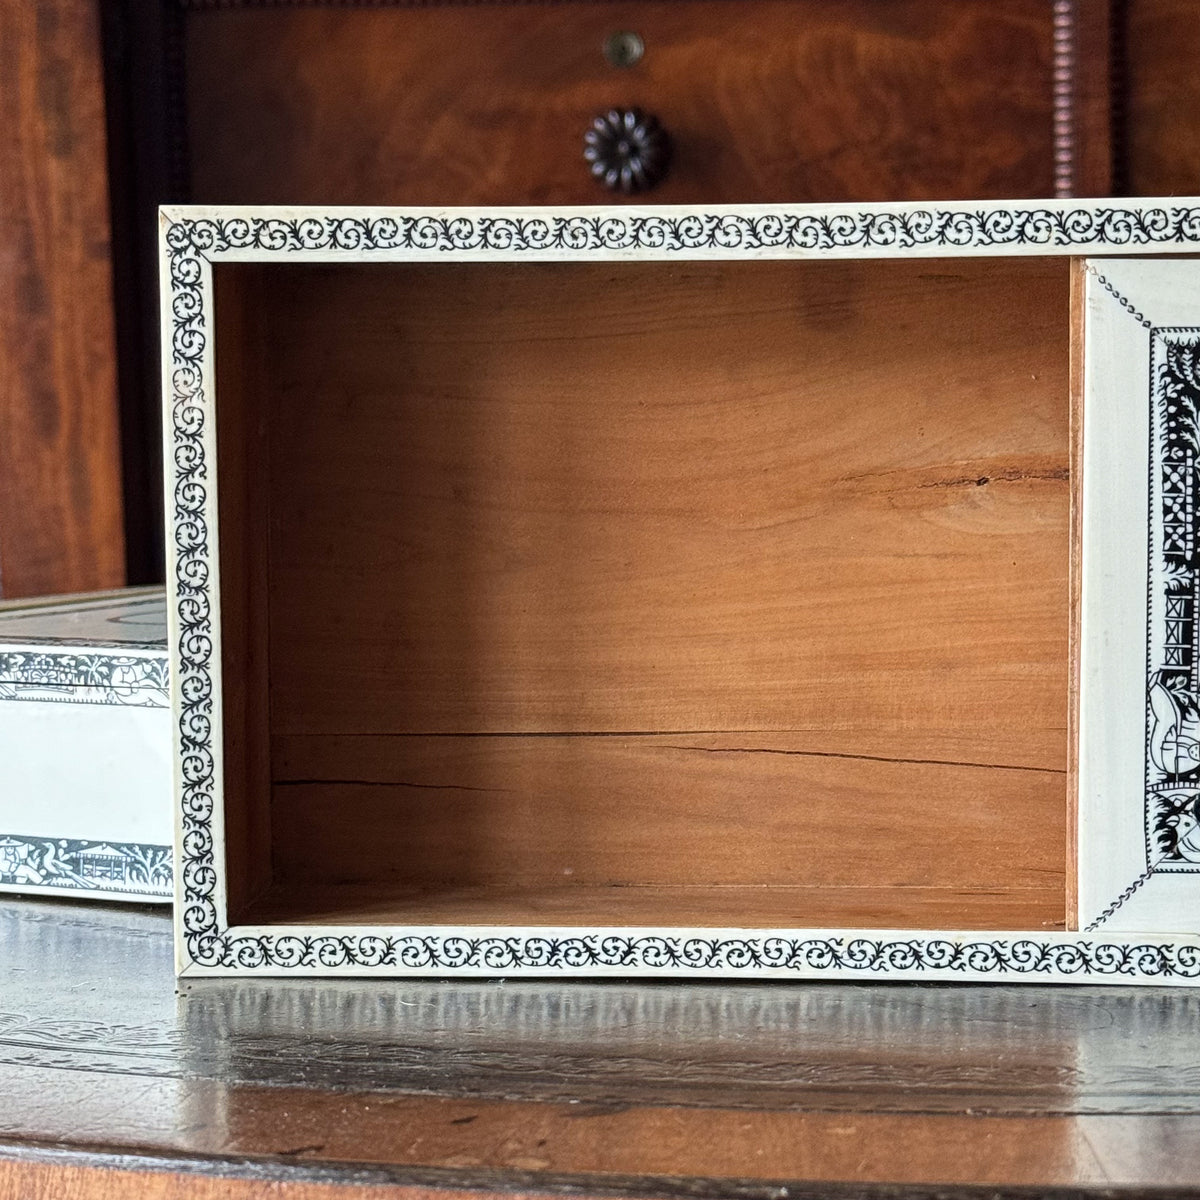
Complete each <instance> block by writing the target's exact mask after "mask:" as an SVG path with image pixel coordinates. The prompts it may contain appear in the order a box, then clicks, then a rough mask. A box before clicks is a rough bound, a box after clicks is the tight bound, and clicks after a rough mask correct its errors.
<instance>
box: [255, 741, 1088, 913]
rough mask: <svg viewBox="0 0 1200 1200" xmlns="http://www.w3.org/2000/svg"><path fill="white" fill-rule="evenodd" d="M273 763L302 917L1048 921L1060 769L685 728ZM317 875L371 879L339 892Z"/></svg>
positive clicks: (282, 839) (305, 754) (277, 850)
mask: <svg viewBox="0 0 1200 1200" xmlns="http://www.w3.org/2000/svg"><path fill="white" fill-rule="evenodd" d="M274 770H275V776H276V783H275V804H274V811H275V814H276V817H275V821H274V827H275V840H274V856H275V868H276V879H277V880H278V881H280V882H281V883H282V884H283V885H284V892H283V896H282V897H281V898H280V899H279V900H278V901H277V902H276V906H277V908H281V907H282V906H284V905H286V904H291V905H293V906H295V907H297V908H299V909H300V910H301V911H303V912H304V914H305V916H306V917H311V916H312V911H313V909H312V906H313V905H314V904H315V905H316V906H317V908H318V910H320V908H321V906H322V905H324V910H323V913H322V915H324V914H328V913H331V912H332V911H334V909H335V908H336V906H337V905H341V906H343V907H353V906H355V905H358V906H360V907H369V906H370V905H372V904H373V905H374V906H375V907H374V912H373V914H372V916H370V917H368V919H374V920H378V919H380V918H379V911H380V908H381V907H382V906H384V905H387V904H390V905H392V906H393V907H394V910H395V911H396V912H397V913H398V914H400V920H401V921H403V920H405V919H407V920H408V921H409V922H410V923H414V924H420V923H422V921H423V920H424V921H429V920H432V921H435V922H436V921H439V920H441V921H445V920H448V919H454V918H461V919H463V920H464V921H466V922H470V921H472V920H474V921H480V922H482V923H488V922H494V921H505V922H512V923H514V924H531V923H537V922H538V921H539V920H541V921H570V922H572V923H581V922H582V923H592V924H609V923H614V922H615V921H617V918H618V914H619V916H620V923H628V924H672V923H676V922H679V923H687V924H692V923H694V924H697V925H730V924H740V923H755V924H759V923H761V924H765V925H775V926H784V927H789V926H790V927H795V926H810V927H827V926H830V925H832V926H835V927H836V926H848V927H872V926H874V927H880V926H883V927H888V926H892V925H897V924H898V925H901V926H911V927H916V928H930V929H937V928H949V927H953V928H997V927H1003V928H1020V929H1027V928H1028V929H1035V928H1039V927H1046V926H1053V927H1061V925H1062V922H1063V873H1062V872H1063V868H1062V845H1063V836H1064V831H1063V828H1062V826H1063V819H1064V815H1065V806H1064V779H1063V775H1062V773H1061V772H1053V771H1037V770H1035V771H1029V770H1019V769H1010V770H1002V769H999V768H994V767H984V766H963V765H949V764H945V763H913V762H903V761H900V762H892V761H887V760H883V761H880V760H878V759H870V758H855V757H847V756H838V755H821V754H817V755H812V754H808V753H806V752H805V751H804V749H803V740H802V739H797V738H795V737H786V736H778V735H776V736H766V737H763V736H759V737H752V736H744V735H743V736H737V735H725V736H717V735H707V736H705V735H696V734H690V735H684V734H679V735H662V736H655V737H603V738H598V737H579V738H554V737H538V738H522V737H516V738H512V737H506V738H494V737H483V738H470V739H462V738H313V737H299V738H285V739H282V740H280V741H278V742H277V743H276V746H275V754H274ZM325 781H334V782H325ZM1032 830H1037V834H1036V836H1030V834H1031V831H1032ZM330 884H351V885H368V886H365V887H364V886H360V888H359V892H358V893H354V894H352V893H349V892H348V893H345V894H344V895H343V896H342V897H341V898H340V899H339V898H338V897H336V896H335V895H334V894H333V893H331V892H330V891H329V888H328V887H327V886H326V887H325V888H324V889H322V885H330ZM372 884H379V885H381V886H380V887H375V888H374V889H372V888H371V886H369V885H372ZM364 900H365V902H364ZM276 915H278V913H277V914H276ZM343 919H345V918H343Z"/></svg>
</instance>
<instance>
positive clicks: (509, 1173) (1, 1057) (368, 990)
mask: <svg viewBox="0 0 1200 1200" xmlns="http://www.w3.org/2000/svg"><path fill="white" fill-rule="evenodd" d="M0 956H2V962H3V968H4V969H3V974H2V976H0V979H2V983H0V1196H10V1195H11V1196H22V1197H25V1196H31V1197H41V1196H47V1197H49V1196H55V1197H59V1196H69V1197H84V1198H92V1197H109V1196H129V1195H134V1196H144V1197H158V1196H181V1197H208V1196H217V1195H220V1196H236V1197H247V1198H249V1197H259V1196H279V1195H283V1196H291V1197H302V1198H305V1200H307V1198H308V1197H312V1198H314V1200H315V1198H317V1197H325V1196H330V1197H333V1196H339V1195H342V1194H350V1191H351V1190H353V1194H355V1195H363V1194H366V1195H368V1196H369V1195H371V1194H375V1193H373V1192H372V1191H371V1189H376V1190H377V1191H378V1194H381V1195H397V1196H398V1195H404V1196H405V1197H409V1198H411V1200H417V1198H418V1197H420V1198H422V1200H423V1198H424V1197H433V1196H435V1195H436V1196H441V1195H447V1196H449V1195H450V1194H454V1195H455V1196H458V1197H460V1198H461V1200H469V1198H470V1197H471V1196H473V1195H482V1194H495V1193H498V1192H505V1193H511V1194H516V1195H522V1196H524V1195H528V1196H534V1195H539V1196H541V1195H545V1196H549V1195H560V1196H561V1195H571V1196H577V1197H578V1196H589V1197H590V1196H596V1197H600V1196H605V1197H647V1198H648V1200H649V1198H651V1197H696V1198H697V1200H702V1198H704V1200H706V1198H716V1197H738V1198H744V1200H797V1198H805V1197H815V1196H822V1197H839V1196H847V1197H849V1196H856V1197H857V1196H868V1195H869V1196H876V1197H885V1196H886V1197H901V1196H903V1197H906V1198H916V1197H933V1196H944V1197H959V1196H961V1197H968V1196H976V1195H979V1196H983V1195H986V1196H1000V1195H1005V1196H1008V1195H1013V1196H1016V1195H1050V1194H1053V1195H1068V1194H1082V1193H1086V1194H1088V1195H1096V1196H1100V1195H1111V1194H1115V1192H1116V1191H1119V1192H1120V1193H1121V1194H1122V1195H1130V1194H1131V1193H1133V1192H1143V1191H1144V1192H1151V1191H1152V1192H1154V1193H1155V1194H1156V1195H1164V1194H1166V1193H1167V1192H1168V1191H1177V1192H1180V1193H1181V1194H1182V1193H1190V1192H1192V1191H1193V1189H1195V1188H1196V1185H1197V1184H1198V1183H1200V1137H1198V1136H1197V1135H1198V1134H1200V1061H1198V1054H1197V1032H1198V1031H1200V995H1196V994H1193V993H1190V992H1181V991H1177V990H1170V989H1166V988H1163V989H1154V988H1139V989H1133V988H1131V989H1128V990H1122V989H1117V988H1104V989H1099V988H1067V987H1057V988H1053V987H1046V988H1037V987H1020V988H1017V987H965V986H964V987H953V986H918V985H905V986H883V987H880V986H869V985H867V986H862V985H858V986H850V985H830V984H820V985H811V984H810V985H791V984H741V985H732V986H731V985H728V984H712V985H709V984H701V983H689V984H679V983H670V984H645V983H625V982H621V981H616V982H607V983H590V982H573V983H565V982H556V981H553V980H546V981H536V982H522V983H504V982H490V981H479V982H467V983H463V982H457V983H444V982H439V981H436V980H432V981H416V982H412V981H370V982H365V981H363V982H360V981H349V980H339V981H329V982H320V981H306V980H298V979H297V980H288V979H280V980H262V979H255V980H252V981H246V982H242V981H238V980H211V981H203V982H198V983H192V984H189V985H188V987H187V989H186V990H185V991H183V992H182V993H180V994H176V991H175V980H174V978H173V975H172V967H171V934H170V923H169V919H168V917H167V915H166V913H164V912H159V911H154V910H149V909H145V910H137V909H124V908H117V907H102V906H87V907H85V906H82V905H76V906H69V905H65V904H58V903H53V902H45V901H33V900H26V901H22V900H9V901H6V902H4V903H3V904H0ZM363 1189H367V1190H366V1192H365V1193H364V1190H363Z"/></svg>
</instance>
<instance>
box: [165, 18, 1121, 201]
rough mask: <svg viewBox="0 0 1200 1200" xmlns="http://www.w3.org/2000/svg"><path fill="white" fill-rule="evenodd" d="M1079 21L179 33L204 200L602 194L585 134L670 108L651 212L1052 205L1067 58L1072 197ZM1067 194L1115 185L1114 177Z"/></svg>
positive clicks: (321, 21)
mask: <svg viewBox="0 0 1200 1200" xmlns="http://www.w3.org/2000/svg"><path fill="white" fill-rule="evenodd" d="M1065 7H1066V8H1067V9H1069V7H1070V6H1065ZM1101 7H1102V6H1099V5H1098V6H1097V11H1099V10H1100V8H1101ZM1063 8H1064V6H1063V5H1061V4H1059V5H1052V4H1051V3H1049V2H1048V0H1010V2H1008V3H1005V4H1004V5H991V4H980V3H931V2H930V0H691V2H688V3H682V2H681V0H651V2H647V3H638V4H630V3H589V4H549V5H547V4H503V3H502V4H492V5H482V6H479V5H467V6H458V5H449V6H439V5H434V6H432V7H426V6H420V7H412V6H407V5H384V6H381V7H370V8H368V7H350V8H345V7H340V8H323V7H315V8H309V7H299V6H289V5H283V6H274V7H267V8H249V7H240V6H238V5H233V6H222V7H219V8H210V7H205V6H201V5H198V4H197V5H195V6H194V7H192V8H191V9H189V11H188V12H187V14H186V18H185V43H184V46H185V59H184V61H185V70H186V102H187V112H188V117H187V124H188V144H189V151H190V160H191V165H190V171H191V192H192V198H193V199H194V200H196V201H201V202H222V203H270V202H275V203H280V202H283V203H404V204H445V203H472V204H493V203H547V204H551V203H552V204H577V203H596V202H603V201H604V200H605V198H606V196H607V195H608V194H609V193H607V192H606V191H605V189H604V188H603V186H602V185H601V184H600V183H598V182H597V181H596V180H594V179H593V178H592V177H591V175H590V174H589V172H588V168H587V164H586V163H585V162H584V160H583V157H582V149H583V144H582V139H583V134H584V132H585V131H586V130H587V128H588V126H589V123H590V122H591V121H592V119H593V118H594V117H595V116H596V115H597V114H600V113H603V112H605V111H607V110H608V109H610V108H613V107H626V106H638V107H640V108H642V109H643V110H645V111H647V112H650V113H653V114H655V115H656V116H657V117H658V118H659V119H660V120H661V121H662V123H663V124H664V126H665V127H666V128H667V130H668V132H669V133H670V135H671V137H672V140H673V143H674V151H675V152H674V160H673V163H672V166H671V170H670V173H669V175H668V177H667V178H666V180H665V181H664V182H663V183H662V184H661V185H660V186H658V187H656V188H655V189H653V190H652V191H651V192H649V193H648V195H649V198H650V199H652V200H653V201H655V202H659V201H661V202H663V203H689V202H703V203H712V202H775V201H789V200H791V201H796V200H810V199H822V200H841V199H851V198H853V199H863V200H872V199H883V198H888V199H902V198H904V199H924V198H932V197H949V196H961V197H981V198H984V197H1001V196H1042V195H1051V194H1053V193H1054V192H1055V190H1056V171H1055V136H1056V135H1055V129H1056V122H1055V115H1056V113H1055V99H1054V97H1055V71H1056V67H1057V69H1058V70H1059V72H1060V75H1059V84H1058V87H1059V111H1058V118H1059V120H1058V125H1057V128H1058V135H1057V136H1058V142H1059V144H1058V154H1059V160H1060V161H1059V170H1058V175H1057V183H1058V187H1059V190H1060V191H1061V190H1064V188H1067V187H1070V186H1071V184H1070V182H1069V181H1068V182H1067V183H1066V184H1064V179H1065V176H1064V174H1063V172H1064V170H1065V169H1066V168H1064V159H1063V155H1064V153H1068V155H1069V153H1070V152H1069V151H1064V146H1065V145H1067V144H1068V143H1069V142H1070V140H1071V139H1074V140H1075V141H1076V143H1079V140H1080V137H1081V135H1082V134H1083V133H1084V128H1083V127H1084V125H1086V124H1087V122H1086V121H1085V120H1084V119H1083V117H1082V116H1081V115H1080V113H1077V112H1074V110H1072V109H1071V105H1070V103H1069V102H1068V101H1066V100H1064V98H1063V97H1064V95H1066V93H1065V92H1064V88H1066V87H1074V86H1075V83H1073V82H1072V79H1073V76H1071V74H1070V66H1071V61H1072V55H1071V53H1070V52H1069V50H1068V51H1066V52H1064V46H1065V45H1066V43H1065V42H1064V38H1065V37H1067V36H1068V35H1070V34H1071V33H1072V31H1074V32H1075V33H1078V32H1079V30H1078V29H1076V27H1075V25H1072V24H1071V22H1070V21H1067V22H1066V23H1065V24H1064V20H1063V13H1062V12H1061V11H1060V12H1059V16H1058V21H1057V25H1056V20H1055V11H1056V10H1062V9H1063ZM1076 20H1077V21H1082V20H1083V18H1082V17H1081V16H1080V17H1077V18H1076ZM1089 29H1090V26H1089ZM623 30H628V31H633V32H636V33H637V34H638V35H639V36H640V37H641V39H642V40H643V42H644V46H645V53H644V55H643V57H642V58H641V60H640V61H639V62H637V63H636V64H635V65H633V66H628V67H617V66H613V65H612V64H611V63H610V62H609V61H608V60H607V59H606V57H605V53H604V47H605V43H606V40H607V39H608V38H609V37H610V36H611V35H612V34H613V33H615V32H619V31H623ZM1056 30H1057V39H1058V42H1057V44H1058V58H1057V60H1056V52H1055V45H1056ZM1089 61H1090V60H1089ZM1080 69H1083V63H1082V62H1081V63H1080ZM1089 69H1090V68H1089ZM1064 71H1065V72H1066V74H1063V73H1062V72H1064ZM1064 104H1066V108H1064V107H1063V105H1064ZM1072 113H1074V115H1072ZM1064 114H1066V115H1064ZM1097 129H1099V126H1097ZM1091 133H1092V134H1094V135H1095V136H1096V137H1099V136H1102V133H1097V132H1096V131H1095V130H1092V131H1091ZM1089 136H1091V135H1089ZM1093 140H1094V138H1093ZM1073 153H1074V154H1075V159H1076V166H1077V167H1080V166H1081V164H1085V159H1086V155H1084V154H1083V152H1082V151H1080V149H1079V146H1078V145H1077V146H1076V148H1075V151H1074V152H1073ZM1089 161H1090V160H1089ZM1068 166H1069V164H1068ZM1088 171H1090V172H1091V174H1092V175H1093V176H1095V175H1096V169H1095V168H1094V167H1087V168H1086V170H1085V171H1084V174H1086V173H1087V172H1088ZM1079 174H1080V172H1079V170H1077V171H1076V175H1077V176H1078V175H1079ZM1073 186H1074V190H1075V191H1076V192H1077V193H1080V194H1086V193H1089V192H1099V191H1102V190H1104V189H1105V188H1106V187H1107V178H1103V179H1102V178H1099V177H1098V176H1096V177H1095V178H1091V179H1081V178H1076V179H1075V180H1074V184H1073Z"/></svg>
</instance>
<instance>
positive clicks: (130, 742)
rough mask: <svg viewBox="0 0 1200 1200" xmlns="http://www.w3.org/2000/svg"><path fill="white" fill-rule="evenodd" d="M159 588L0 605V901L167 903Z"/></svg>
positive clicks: (167, 744)
mask: <svg viewBox="0 0 1200 1200" xmlns="http://www.w3.org/2000/svg"><path fill="white" fill-rule="evenodd" d="M167 678H168V667H167V621H166V602H165V599H164V597H163V591H162V588H126V589H123V590H121V591H115V592H97V593H92V594H88V595H80V596H55V597H49V598H47V599H44V600H27V599H26V600H17V601H7V602H5V603H3V604H0V892H29V893H42V894H45V895H52V896H59V897H60V898H70V899H80V898H84V897H87V898H91V899H101V900H133V901H137V902H139V903H142V904H146V903H162V902H163V901H167V900H169V899H170V898H171V892H172V889H171V823H172V819H171V774H172V772H171V759H172V755H171V715H170V711H169V698H168V693H167Z"/></svg>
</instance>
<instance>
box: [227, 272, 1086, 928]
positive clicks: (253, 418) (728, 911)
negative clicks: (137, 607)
mask: <svg viewBox="0 0 1200 1200" xmlns="http://www.w3.org/2000/svg"><path fill="white" fill-rule="evenodd" d="M1070 269H1071V268H1070V262H1069V260H1067V259H1065V258H1047V259H1010V260H999V259H992V260H983V259H955V260H938V261H931V260H899V261H882V262H879V261H876V262H859V261H852V262H800V261H757V262H753V261H751V262H713V261H708V262H696V263H678V262H671V263H651V262H624V263H607V264H605V263H601V264H596V263H586V264H585V263H537V264H494V263H493V264H483V263H454V262H445V263H433V264H369V265H364V264H339V265H312V264H306V265H287V264H271V265H260V264H230V263H218V264H216V265H215V267H214V279H215V289H216V318H217V324H218V331H217V339H216V346H217V362H216V366H217V386H216V412H217V430H218V470H219V476H218V480H219V519H220V567H221V628H222V643H223V645H222V655H223V676H224V678H223V714H224V716H223V721H224V754H225V780H224V783H225V799H224V808H225V843H226V844H225V864H226V873H227V894H228V905H229V913H228V915H229V920H230V922H231V923H232V924H273V923H283V924H355V925H379V924H387V925H429V924H434V925H437V924H500V925H525V926H528V925H534V926H536V925H555V926H563V925H566V926H572V925H600V926H612V925H625V926H630V925H643V926H645V925H653V926H709V927H713V926H722V927H758V928H769V927H792V928H794V927H828V928H872V927H873V928H913V929H921V928H924V929H1031V930H1032V929H1057V928H1063V927H1064V924H1065V921H1066V919H1067V913H1068V891H1069V888H1068V872H1067V865H1066V864H1067V858H1068V825H1069V822H1068V811H1069V795H1068V792H1069V784H1068V774H1069V773H1068V764H1069V746H1068V734H1067V726H1068V695H1069V659H1070V655H1069V625H1070V621H1069V609H1070V599H1069V582H1068V575H1069V571H1068V567H1069V562H1070V555H1071V545H1070V542H1071V538H1070V510H1071V499H1070V497H1071V480H1070V465H1069V464H1070V419H1069V391H1070V380H1069V371H1070V356H1071V347H1070V342H1071V332H1070Z"/></svg>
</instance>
